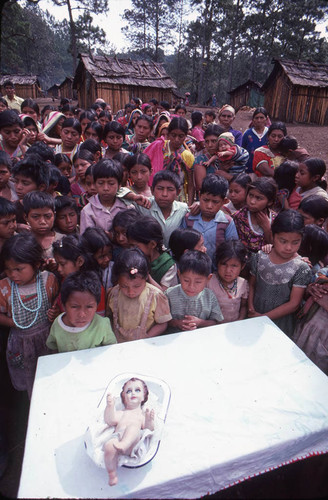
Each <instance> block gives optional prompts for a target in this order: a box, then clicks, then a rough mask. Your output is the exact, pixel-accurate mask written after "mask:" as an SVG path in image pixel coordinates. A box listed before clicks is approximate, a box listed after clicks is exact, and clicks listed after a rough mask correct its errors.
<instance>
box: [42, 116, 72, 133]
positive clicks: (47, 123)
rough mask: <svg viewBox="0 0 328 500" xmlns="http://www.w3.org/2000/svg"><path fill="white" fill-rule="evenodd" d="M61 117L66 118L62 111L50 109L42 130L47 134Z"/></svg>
mask: <svg viewBox="0 0 328 500" xmlns="http://www.w3.org/2000/svg"><path fill="white" fill-rule="evenodd" d="M61 118H66V117H65V115H64V114H63V113H61V112H60V111H51V112H50V113H49V115H48V116H47V117H46V118H45V120H44V123H43V127H42V132H43V133H44V134H47V135H48V134H49V132H50V131H51V130H52V129H53V128H54V127H55V126H56V125H57V123H58V122H59V120H60V119H61Z"/></svg>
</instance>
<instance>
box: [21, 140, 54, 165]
mask: <svg viewBox="0 0 328 500" xmlns="http://www.w3.org/2000/svg"><path fill="white" fill-rule="evenodd" d="M34 154H36V155H38V156H40V158H41V160H43V161H47V162H50V163H54V162H55V153H54V150H53V149H52V148H51V147H50V146H48V145H47V144H45V143H44V142H42V141H38V142H35V143H34V144H32V146H30V147H29V148H28V150H27V151H26V153H25V156H30V155H34Z"/></svg>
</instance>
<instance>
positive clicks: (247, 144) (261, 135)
mask: <svg viewBox="0 0 328 500" xmlns="http://www.w3.org/2000/svg"><path fill="white" fill-rule="evenodd" d="M268 121H270V120H269V115H268V112H267V110H266V109H265V108H263V107H260V108H256V110H255V111H254V113H253V116H252V121H251V124H250V128H249V129H247V130H246V131H245V132H244V135H243V140H242V147H243V148H245V149H247V151H248V152H249V158H248V162H247V164H246V172H247V173H253V157H254V151H255V149H257V148H260V147H261V146H266V145H267V143H268V127H267V124H268ZM269 125H270V123H269Z"/></svg>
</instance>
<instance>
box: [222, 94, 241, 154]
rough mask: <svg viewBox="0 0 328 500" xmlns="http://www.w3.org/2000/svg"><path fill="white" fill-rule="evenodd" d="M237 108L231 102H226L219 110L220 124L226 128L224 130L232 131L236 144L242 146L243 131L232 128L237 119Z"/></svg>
mask: <svg viewBox="0 0 328 500" xmlns="http://www.w3.org/2000/svg"><path fill="white" fill-rule="evenodd" d="M235 115H236V112H235V109H234V108H233V107H232V106H230V105H229V104H224V105H223V106H222V108H221V109H219V111H218V118H219V125H220V126H221V127H222V128H223V129H224V130H223V131H224V132H231V133H232V135H233V136H234V138H235V144H238V146H241V141H242V137H243V136H242V133H241V132H240V130H235V129H233V128H232V126H231V125H232V122H233V121H234V119H235Z"/></svg>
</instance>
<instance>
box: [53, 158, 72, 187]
mask: <svg viewBox="0 0 328 500" xmlns="http://www.w3.org/2000/svg"><path fill="white" fill-rule="evenodd" d="M48 168H49V187H50V186H51V185H53V184H55V185H56V186H58V184H59V183H60V180H61V178H62V174H61V171H60V170H59V168H57V167H56V165H52V164H51V163H50V164H49V166H48ZM66 180H68V179H66ZM68 182H69V181H68Z"/></svg>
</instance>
